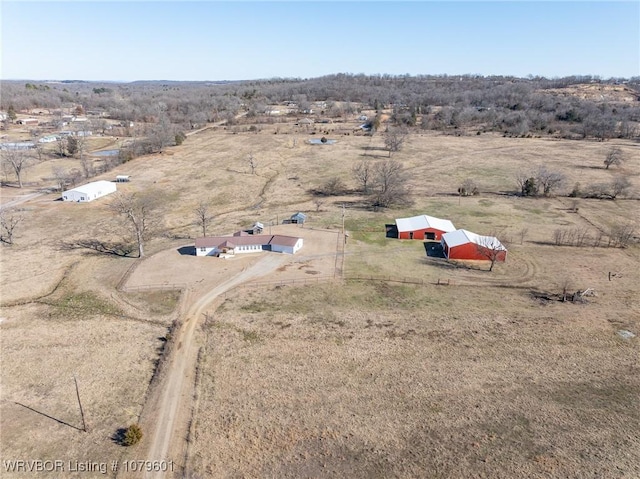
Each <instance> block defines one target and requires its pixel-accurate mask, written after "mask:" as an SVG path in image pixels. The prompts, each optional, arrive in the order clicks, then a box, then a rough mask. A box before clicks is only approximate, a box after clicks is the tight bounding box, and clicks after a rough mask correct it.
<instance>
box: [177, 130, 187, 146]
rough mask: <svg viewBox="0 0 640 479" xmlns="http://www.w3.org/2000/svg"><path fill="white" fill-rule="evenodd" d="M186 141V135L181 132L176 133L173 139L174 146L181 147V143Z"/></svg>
mask: <svg viewBox="0 0 640 479" xmlns="http://www.w3.org/2000/svg"><path fill="white" fill-rule="evenodd" d="M186 139H187V135H185V134H184V133H183V132H181V131H179V132H178V133H176V137H175V142H176V146H180V145H182V143H183V142H184V140H186Z"/></svg>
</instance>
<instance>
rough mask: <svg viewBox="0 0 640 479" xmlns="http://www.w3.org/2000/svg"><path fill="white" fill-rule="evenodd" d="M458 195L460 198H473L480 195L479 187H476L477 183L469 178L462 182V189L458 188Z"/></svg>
mask: <svg viewBox="0 0 640 479" xmlns="http://www.w3.org/2000/svg"><path fill="white" fill-rule="evenodd" d="M458 194H459V195H460V196H471V195H477V194H478V187H477V186H476V183H475V181H473V180H472V179H470V178H467V179H466V180H464V181H463V182H462V184H461V185H460V187H459V188H458Z"/></svg>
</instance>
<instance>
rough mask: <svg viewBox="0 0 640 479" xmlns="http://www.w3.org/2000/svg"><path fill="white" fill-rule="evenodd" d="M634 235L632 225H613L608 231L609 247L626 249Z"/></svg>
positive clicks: (633, 226)
mask: <svg viewBox="0 0 640 479" xmlns="http://www.w3.org/2000/svg"><path fill="white" fill-rule="evenodd" d="M634 235H635V225H633V224H632V223H626V224H617V225H613V226H612V227H611V229H610V230H609V246H616V247H618V248H626V247H627V246H629V244H630V243H631V241H632V240H633V237H634Z"/></svg>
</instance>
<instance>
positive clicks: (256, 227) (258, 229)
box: [251, 221, 264, 235]
mask: <svg viewBox="0 0 640 479" xmlns="http://www.w3.org/2000/svg"><path fill="white" fill-rule="evenodd" d="M263 231H264V225H263V224H262V223H260V222H259V221H256V222H255V223H254V224H253V226H252V227H251V234H254V235H259V234H261V233H262V232H263Z"/></svg>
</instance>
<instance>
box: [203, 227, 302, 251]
mask: <svg viewBox="0 0 640 479" xmlns="http://www.w3.org/2000/svg"><path fill="white" fill-rule="evenodd" d="M243 233H244V234H243ZM302 244H303V241H302V238H296V237H293V236H283V235H250V234H247V233H246V232H244V231H242V232H238V233H236V234H234V235H233V236H209V237H205V238H197V239H196V256H227V255H236V254H244V253H259V252H261V251H274V252H277V253H286V254H295V253H296V252H297V251H298V250H299V249H300V248H302Z"/></svg>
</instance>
